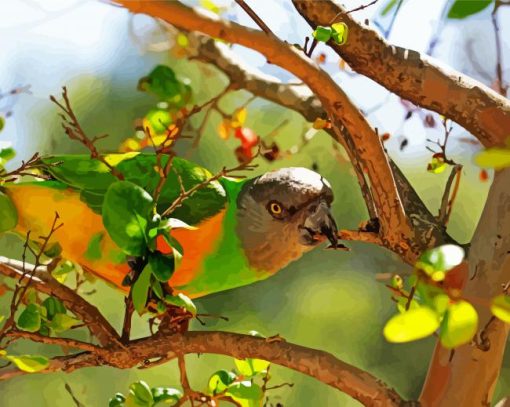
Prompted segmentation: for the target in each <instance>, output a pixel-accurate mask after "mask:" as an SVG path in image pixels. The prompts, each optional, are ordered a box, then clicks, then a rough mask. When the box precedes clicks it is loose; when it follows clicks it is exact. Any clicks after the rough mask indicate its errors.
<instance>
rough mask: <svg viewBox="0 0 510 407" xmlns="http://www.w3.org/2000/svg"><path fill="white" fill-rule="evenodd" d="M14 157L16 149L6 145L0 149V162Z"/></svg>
mask: <svg viewBox="0 0 510 407" xmlns="http://www.w3.org/2000/svg"><path fill="white" fill-rule="evenodd" d="M0 131H1V129H0ZM14 157H16V151H15V150H14V148H12V147H6V148H2V149H1V150H0V163H2V164H4V163H6V162H7V161H10V160H12V159H13V158H14Z"/></svg>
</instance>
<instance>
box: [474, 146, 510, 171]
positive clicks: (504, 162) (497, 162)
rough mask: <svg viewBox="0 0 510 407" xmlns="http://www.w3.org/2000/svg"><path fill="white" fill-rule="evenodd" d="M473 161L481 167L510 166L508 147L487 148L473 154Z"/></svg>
mask: <svg viewBox="0 0 510 407" xmlns="http://www.w3.org/2000/svg"><path fill="white" fill-rule="evenodd" d="M475 163H476V164H477V165H478V166H480V167H482V168H494V169H495V170H501V169H503V168H506V167H510V149H508V148H489V149H487V150H484V151H482V152H480V153H479V154H477V155H476V156H475Z"/></svg>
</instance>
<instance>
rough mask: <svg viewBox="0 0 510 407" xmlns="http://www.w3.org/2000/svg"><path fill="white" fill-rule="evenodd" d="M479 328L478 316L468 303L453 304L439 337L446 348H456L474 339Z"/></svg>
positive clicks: (448, 310)
mask: <svg viewBox="0 0 510 407" xmlns="http://www.w3.org/2000/svg"><path fill="white" fill-rule="evenodd" d="M477 327H478V314H477V312H476V310H475V309H474V307H473V306H472V305H471V304H470V303H469V302H466V301H459V302H456V303H455V304H451V305H450V306H449V307H448V309H447V311H446V313H445V316H444V318H443V322H442V324H441V331H440V334H439V337H440V339H441V344H442V345H443V346H444V347H445V348H455V347H457V346H460V345H463V344H465V343H468V342H470V341H471V339H473V336H474V335H475V333H476V329H477Z"/></svg>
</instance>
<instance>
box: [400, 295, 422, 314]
mask: <svg viewBox="0 0 510 407" xmlns="http://www.w3.org/2000/svg"><path fill="white" fill-rule="evenodd" d="M406 307H407V298H404V297H398V299H397V309H398V312H400V313H401V314H403V313H404V312H406V311H407V310H406ZM415 308H420V304H419V303H418V301H416V299H414V298H413V299H412V300H411V304H409V309H410V310H411V309H415Z"/></svg>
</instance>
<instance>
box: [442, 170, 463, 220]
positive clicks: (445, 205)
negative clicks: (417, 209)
mask: <svg viewBox="0 0 510 407" xmlns="http://www.w3.org/2000/svg"><path fill="white" fill-rule="evenodd" d="M461 170H462V165H460V164H457V165H455V166H454V167H453V168H452V172H451V173H450V176H449V177H448V180H447V181H446V185H445V189H444V193H443V197H442V199H441V207H440V209H439V216H438V218H437V220H438V222H439V223H440V224H442V225H445V226H446V224H447V223H448V219H449V217H450V213H451V209H452V206H453V201H454V200H455V197H456V195H457V192H456V191H457V190H458V185H459V182H460V175H461ZM455 177H457V181H456V183H455V188H454V193H453V195H452V199H450V190H451V187H452V185H453V180H454V179H455Z"/></svg>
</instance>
